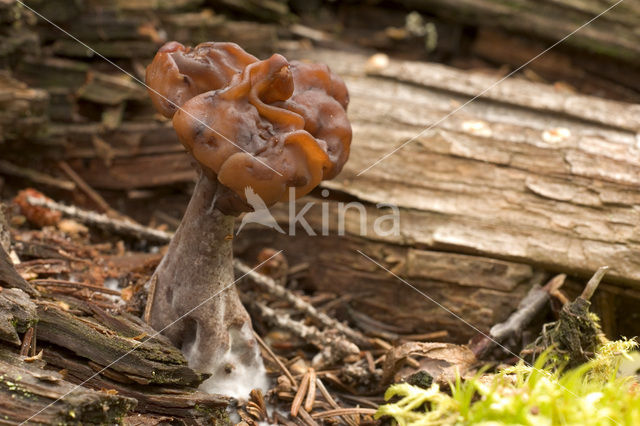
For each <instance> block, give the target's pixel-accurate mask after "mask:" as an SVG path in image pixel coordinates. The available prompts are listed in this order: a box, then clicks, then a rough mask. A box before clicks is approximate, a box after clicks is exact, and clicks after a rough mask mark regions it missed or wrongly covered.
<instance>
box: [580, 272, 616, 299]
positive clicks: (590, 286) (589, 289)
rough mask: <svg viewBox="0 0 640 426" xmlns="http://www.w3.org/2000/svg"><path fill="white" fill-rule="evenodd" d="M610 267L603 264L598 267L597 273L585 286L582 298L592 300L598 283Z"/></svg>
mask: <svg viewBox="0 0 640 426" xmlns="http://www.w3.org/2000/svg"><path fill="white" fill-rule="evenodd" d="M608 269H609V267H608V266H601V267H599V268H598V270H597V271H596V273H595V274H593V276H592V277H591V279H590V280H589V282H588V283H587V285H586V286H585V287H584V290H582V294H581V295H580V297H581V298H583V299H584V300H591V296H593V293H595V291H596V289H597V288H598V285H600V281H602V278H604V274H606V273H607V270H608Z"/></svg>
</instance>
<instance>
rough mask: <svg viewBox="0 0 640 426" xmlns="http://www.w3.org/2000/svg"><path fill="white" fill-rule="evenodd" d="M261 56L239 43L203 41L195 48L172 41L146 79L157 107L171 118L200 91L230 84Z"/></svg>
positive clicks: (153, 63) (161, 52)
mask: <svg viewBox="0 0 640 426" xmlns="http://www.w3.org/2000/svg"><path fill="white" fill-rule="evenodd" d="M257 60H258V59H257V58H256V57H254V56H252V55H250V54H248V53H247V52H245V51H244V50H243V49H242V48H241V47H240V46H238V45H237V44H235V43H214V42H207V43H201V44H199V45H197V46H196V47H194V48H191V47H185V46H183V45H182V44H180V43H178V42H176V41H171V42H168V43H166V44H164V45H163V46H162V47H161V48H160V49H159V50H158V52H157V53H156V56H155V57H154V58H153V61H152V62H151V64H149V66H148V67H147V71H146V76H145V80H146V83H147V85H148V86H149V87H151V88H152V89H153V90H149V95H150V96H151V102H152V103H153V106H154V107H155V109H156V110H157V111H158V112H160V113H161V114H162V115H164V116H165V117H167V118H171V117H173V114H174V113H175V112H176V111H177V109H178V107H179V106H182V104H183V103H185V102H186V101H188V100H189V99H191V98H193V97H194V96H196V95H199V94H200V93H204V92H208V91H209V90H217V89H221V88H223V87H226V86H227V85H228V84H229V82H230V81H231V79H232V78H233V76H235V75H236V74H239V73H240V72H242V70H243V69H244V68H245V67H246V66H247V65H249V64H250V63H252V62H255V61H257Z"/></svg>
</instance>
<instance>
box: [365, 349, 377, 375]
mask: <svg viewBox="0 0 640 426" xmlns="http://www.w3.org/2000/svg"><path fill="white" fill-rule="evenodd" d="M364 358H365V359H366V360H367V366H368V367H369V371H370V372H371V373H375V372H376V363H375V361H374V360H373V355H371V352H369V351H366V352H365V353H364Z"/></svg>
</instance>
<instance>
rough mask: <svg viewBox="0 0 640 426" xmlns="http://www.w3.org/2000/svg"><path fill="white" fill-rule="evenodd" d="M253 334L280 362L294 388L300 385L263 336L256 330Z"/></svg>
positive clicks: (272, 356)
mask: <svg viewBox="0 0 640 426" xmlns="http://www.w3.org/2000/svg"><path fill="white" fill-rule="evenodd" d="M253 335H254V337H255V338H256V340H257V341H258V343H259V344H260V346H262V347H263V348H264V350H265V351H267V353H268V354H269V356H270V357H271V358H272V359H273V360H274V361H275V362H276V364H278V367H280V370H282V372H283V373H284V375H285V376H287V378H288V379H289V380H290V381H291V384H292V385H293V388H294V389H296V388H297V387H298V382H297V381H296V379H294V378H293V375H292V374H291V372H290V371H289V369H288V368H287V367H286V366H285V365H284V364H283V363H282V361H280V358H278V356H277V355H276V354H274V353H273V351H272V350H271V348H270V347H269V346H267V344H266V343H265V342H264V340H262V337H260V335H259V334H258V333H256V332H255V331H254V332H253Z"/></svg>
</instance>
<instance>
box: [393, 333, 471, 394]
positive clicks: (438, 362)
mask: <svg viewBox="0 0 640 426" xmlns="http://www.w3.org/2000/svg"><path fill="white" fill-rule="evenodd" d="M409 358H412V359H414V360H416V361H417V362H418V365H417V366H415V365H414V366H412V365H410V364H409V363H408V362H407V360H408V359H409ZM475 362H476V357H475V355H474V354H473V352H471V350H470V349H469V348H468V347H466V346H461V345H454V344H452V343H423V342H408V343H405V344H403V345H401V346H398V347H395V348H393V349H391V350H389V351H388V352H387V354H386V357H385V362H384V365H383V374H382V382H383V383H384V384H389V383H398V382H402V381H406V379H407V378H408V377H409V376H411V375H413V374H415V373H418V372H421V371H424V372H426V373H427V374H428V375H430V376H431V377H433V380H434V381H435V382H437V383H440V384H446V383H448V382H449V381H454V380H455V378H456V372H459V373H458V374H460V375H461V376H463V377H464V376H465V373H467V372H468V371H469V370H470V369H471V367H472V366H473V365H474V364H475Z"/></svg>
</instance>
